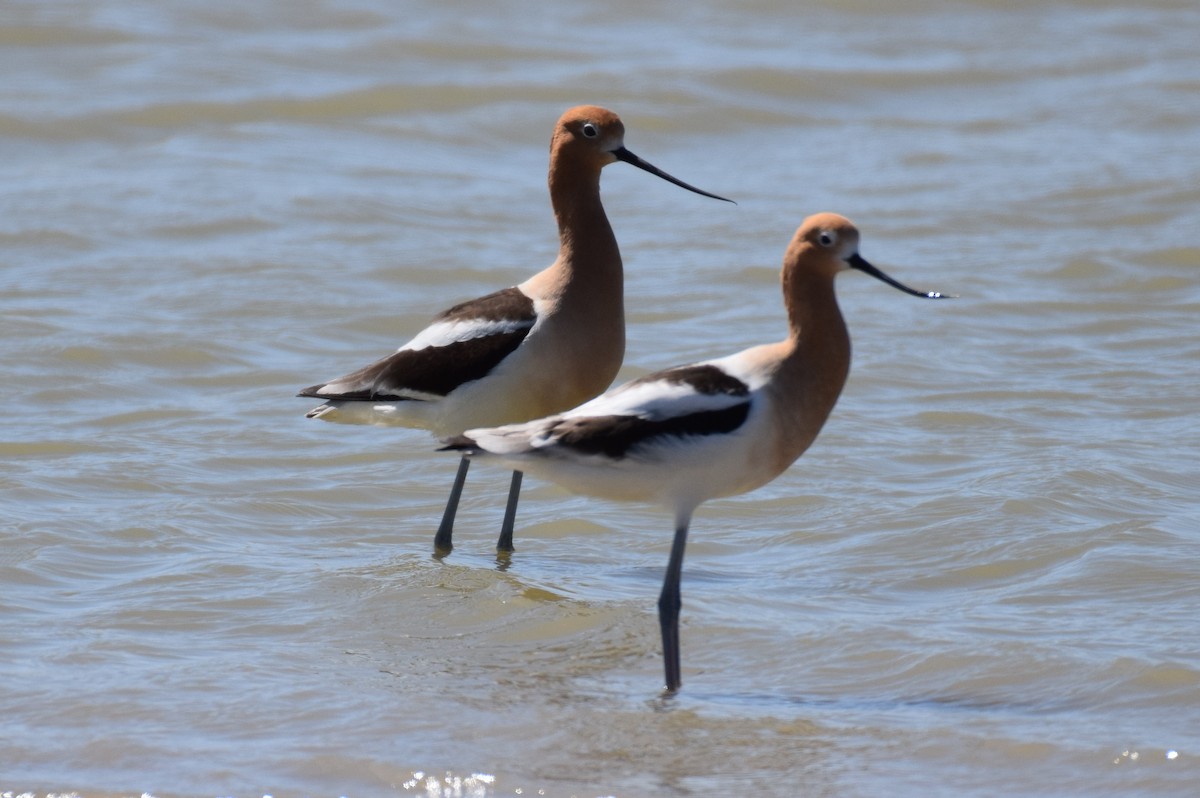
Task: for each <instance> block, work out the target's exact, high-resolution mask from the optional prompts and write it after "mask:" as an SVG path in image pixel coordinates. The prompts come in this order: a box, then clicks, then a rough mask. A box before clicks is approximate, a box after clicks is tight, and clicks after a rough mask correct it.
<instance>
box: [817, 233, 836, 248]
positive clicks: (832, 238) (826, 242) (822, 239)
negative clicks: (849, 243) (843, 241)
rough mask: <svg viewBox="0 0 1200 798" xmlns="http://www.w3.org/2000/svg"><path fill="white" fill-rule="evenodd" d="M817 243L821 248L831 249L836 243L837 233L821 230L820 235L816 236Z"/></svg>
mask: <svg viewBox="0 0 1200 798" xmlns="http://www.w3.org/2000/svg"><path fill="white" fill-rule="evenodd" d="M817 242H818V243H819V244H820V245H821V246H823V247H832V246H833V245H834V244H836V243H837V233H833V232H830V231H829V230H822V231H821V234H820V235H819V236H817Z"/></svg>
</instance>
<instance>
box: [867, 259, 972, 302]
mask: <svg viewBox="0 0 1200 798" xmlns="http://www.w3.org/2000/svg"><path fill="white" fill-rule="evenodd" d="M847 263H849V264H850V266H851V267H852V268H854V269H858V270H859V271H860V272H864V273H866V274H869V275H871V276H872V277H874V278H875V279H876V280H880V281H882V282H885V283H887V284H888V285H890V286H891V287H892V288H895V289H898V290H900V291H903V292H904V293H906V294H909V295H911V296H915V297H920V298H921V299H958V294H943V293H942V292H940V291H918V290H917V289H915V288H909V287H908V286H907V285H905V284H904V283H902V282H900V281H899V280H896V279H894V278H892V277H889V276H888V275H886V274H884V273H883V272H882V271H880V270H879V269H877V268H875V267H874V266H872V265H871V264H870V263H868V262H867V261H866V259H865V258H863V257H862V256H861V255H859V254H858V253H855V254H854V255H853V256H852V257H850V258H849V259H847Z"/></svg>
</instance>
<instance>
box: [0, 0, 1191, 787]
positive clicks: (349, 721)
mask: <svg viewBox="0 0 1200 798" xmlns="http://www.w3.org/2000/svg"><path fill="white" fill-rule="evenodd" d="M1198 30H1200V10H1197V8H1196V7H1195V6H1194V4H1190V3H1172V2H1151V3H1149V4H1137V5H1134V4H1115V3H1101V2H1081V3H1074V4H1070V5H1065V6H1061V7H1057V8H1052V9H1045V8H1042V7H1041V6H1040V5H1039V4H1032V3H1028V4H1013V3H987V2H978V3H957V4H952V3H944V2H932V1H930V2H923V1H922V0H904V2H900V3H892V4H887V5H881V4H875V3H862V2H852V3H814V4H809V5H807V6H805V7H803V8H797V7H795V6H793V5H791V4H785V3H778V2H755V3H730V2H719V1H718V0H711V1H710V2H699V3H693V4H690V5H688V6H679V5H678V4H676V5H674V6H672V7H671V9H670V10H669V11H668V10H666V9H665V8H664V9H663V10H661V11H657V10H654V9H650V8H646V7H645V4H641V3H628V2H624V1H623V0H618V2H617V3H615V4H614V3H608V4H602V5H600V6H595V5H592V6H587V7H582V6H573V7H558V6H553V5H551V6H546V5H545V4H536V5H535V4H532V3H521V4H509V5H508V6H506V10H505V11H504V12H503V13H501V12H498V11H494V12H487V13H479V12H474V11H472V12H467V11H465V10H463V9H462V8H457V7H455V6H454V4H445V3H442V4H433V3H429V4H416V3H413V4H404V5H403V6H397V5H396V4H391V3H384V2H378V1H377V0H376V1H372V0H364V1H363V2H356V3H337V4H335V3H325V2H309V3H304V4H294V3H279V2H270V1H269V0H268V1H267V2H261V3H255V4H245V3H242V4H236V3H227V2H222V1H221V0H208V2H204V3H199V2H179V3H171V4H155V3H144V2H143V3H139V2H127V1H125V0H121V1H120V2H112V3H107V4H103V5H102V6H97V5H96V4H91V3H76V2H59V3H53V4H48V3H9V4H7V5H6V6H5V7H4V8H3V9H2V10H0V45H2V46H0V74H4V75H5V80H4V81H0V152H2V153H3V155H4V157H3V158H0V175H2V176H3V179H2V180H0V307H2V308H3V311H2V313H0V331H2V333H0V334H2V335H3V341H4V347H3V349H2V350H0V373H3V375H4V377H5V379H4V380H3V387H0V392H2V393H0V398H2V399H3V406H4V407H5V409H6V410H7V413H6V415H7V424H6V425H5V431H4V432H3V433H2V434H0V497H2V499H0V501H2V507H3V515H2V518H3V520H2V521H0V717H2V718H3V719H4V720H3V723H2V724H0V792H4V791H12V792H14V793H21V792H30V793H33V794H38V795H41V794H46V793H62V792H71V791H73V792H77V793H79V794H81V795H84V796H88V797H89V798H91V797H92V796H101V797H102V796H115V795H131V794H132V795H136V794H140V793H142V792H148V793H152V794H154V795H156V796H160V798H162V797H165V796H215V795H236V796H257V795H264V794H268V793H269V794H272V795H277V796H286V795H345V796H358V795H385V794H393V795H438V796H440V795H452V794H461V795H475V796H510V795H518V794H520V795H547V796H570V795H577V796H601V795H615V796H622V797H626V796H660V795H689V794H690V795H760V796H792V795H830V796H833V795H836V796H868V795H921V796H942V795H945V796H961V795H996V794H1000V793H1009V794H1023V795H1080V796H1095V795H1155V796H1162V795H1191V794H1193V793H1194V789H1195V784H1196V782H1197V780H1198V779H1200V764H1198V762H1200V731H1198V730H1200V651H1198V650H1197V644H1196V629H1197V626H1196V618H1197V617H1200V555H1198V553H1197V552H1198V548H1197V544H1198V543H1200V427H1198V426H1197V424H1196V422H1195V412H1196V398H1195V397H1196V396H1197V395H1200V369H1198V368H1197V363H1200V329H1198V326H1197V318H1198V311H1200V287H1198V281H1197V273H1198V270H1197V267H1198V266H1200V243H1198V239H1197V232H1196V231H1197V230H1198V229H1200V188H1198V186H1200V160H1197V158H1196V143H1197V141H1200V138H1198V134H1200V111H1198V110H1197V109H1198V108H1200V105H1198V104H1197V102H1196V100H1197V95H1198V92H1200V53H1198V52H1197V50H1196V47H1195V41H1196V33H1197V31H1198ZM581 102H596V103H601V104H604V105H607V106H609V107H612V108H613V109H615V110H617V111H618V112H619V113H621V114H622V116H623V118H624V120H625V122H626V126H627V128H628V135H627V144H628V145H629V147H630V149H632V150H633V151H634V152H637V153H638V154H639V155H641V156H643V157H645V158H647V159H648V160H650V161H652V162H654V163H655V164H657V165H659V166H660V167H662V168H664V169H666V170H667V171H669V172H671V173H673V174H675V175H677V176H679V177H681V178H683V179H684V180H687V181H689V182H692V183H694V184H696V185H698V186H701V187H703V188H705V189H708V190H711V191H715V192H718V193H721V194H724V195H727V196H731V197H733V198H734V199H736V200H737V201H738V203H739V204H738V205H737V206H736V207H734V206H727V205H724V204H722V203H715V202H712V201H709V200H706V199H703V198H701V197H696V196H694V195H691V194H687V193H686V192H682V191H680V190H678V189H676V188H674V187H671V186H669V185H667V184H666V183H662V182H661V181H656V180H654V179H653V178H651V177H649V176H648V175H645V174H644V173H641V172H638V171H637V170H633V169H628V168H626V167H623V166H620V165H616V166H614V167H612V168H611V169H608V170H606V172H605V175H604V197H605V203H606V207H607V208H608V212H609V216H610V218H611V220H612V222H613V226H614V228H615V230H616V232H617V236H618V239H619V240H620V241H621V244H622V249H623V252H624V255H625V262H626V271H627V278H626V279H627V292H628V299H627V310H628V316H629V330H628V336H629V347H628V352H627V357H626V366H625V369H624V371H623V375H622V376H623V377H629V376H633V375H636V374H639V373H642V372H644V371H645V370H647V369H650V368H654V367H659V366H664V365H669V364H674V363H678V362H683V361H687V360H689V359H693V358H698V357H706V356H712V355H719V354H725V353H729V352H733V351H736V350H737V349H739V348H741V347H743V346H746V345H749V344H752V343H757V342H762V341H767V340H774V339H776V338H778V337H780V336H781V335H782V333H783V320H782V318H783V317H782V309H781V307H780V302H779V296H778V285H777V280H778V266H779V261H780V258H781V255H782V252H783V247H784V245H785V244H786V243H787V240H788V239H789V237H790V235H791V233H792V232H793V230H794V229H795V227H796V226H797V225H798V223H799V221H800V220H801V218H803V217H804V216H805V215H807V214H809V213H811V212H814V211H819V210H832V211H838V212H841V213H844V214H846V215H848V216H850V217H851V218H853V219H854V220H855V221H856V222H858V224H859V226H860V227H861V228H862V231H863V250H862V251H863V254H864V255H865V256H866V257H867V258H868V259H869V260H871V261H873V262H874V263H876V264H877V265H880V266H882V267H884V268H886V269H887V270H888V271H889V272H890V273H891V274H893V275H894V276H896V277H897V278H899V279H901V280H904V281H905V282H908V283H910V284H913V285H915V286H918V287H921V288H925V289H936V290H942V291H947V292H954V293H958V294H960V295H961V297H960V298H959V299H957V300H955V301H954V302H949V303H924V302H920V301H917V300H913V299H910V298H907V297H904V296H902V295H900V294H899V293H896V292H894V291H892V290H891V289H889V288H887V287H885V286H882V285H881V284H879V283H877V282H875V281H872V280H868V279H865V278H863V277H862V275H856V274H849V275H845V276H844V277H842V278H841V280H840V282H839V290H840V292H841V301H842V307H843V310H844V312H845V314H846V316H847V320H848V322H849V324H850V327H851V332H852V336H853V338H854V341H855V363H854V367H853V371H852V374H851V378H850V381H849V383H848V385H847V387H846V390H845V393H844V394H843V398H842V400H841V401H840V403H839V405H838V407H837V409H836V410H835V411H834V415H833V417H832V418H831V419H830V422H829V423H828V425H827V426H826V429H825V431H824V432H823V433H822V436H821V437H820V439H819V440H818V441H817V443H816V445H814V447H813V448H812V449H811V450H810V451H809V452H808V453H807V454H806V455H805V456H804V458H803V459H802V460H801V461H800V462H799V463H797V464H796V465H795V466H794V467H793V468H792V469H791V470H790V471H789V472H788V473H787V474H786V475H784V476H783V477H781V478H780V479H779V480H777V481H776V482H775V483H773V484H771V485H769V486H767V487H766V488H764V489H762V490H760V491H758V492H756V493H754V494H751V495H748V496H744V497H740V498H737V499H731V500H726V501H719V502H712V503H710V504H708V505H706V506H705V507H704V508H702V509H701V511H700V512H699V513H698V515H697V519H696V521H695V524H694V525H693V536H692V542H691V544H690V546H689V553H688V560H687V563H686V565H685V577H684V603H685V607H684V613H683V632H682V635H683V653H684V682H685V686H684V689H683V691H682V693H681V694H680V695H678V696H677V697H676V698H674V699H672V700H663V699H661V698H660V697H659V695H658V693H657V687H658V685H659V684H660V681H661V673H660V669H661V664H660V661H659V653H658V631H657V623H656V620H655V616H654V600H655V597H656V596H657V591H658V587H659V583H660V580H661V575H662V568H663V566H664V565H665V560H666V552H667V548H668V546H669V537H670V535H669V526H670V521H669V519H668V518H666V517H665V516H663V515H662V514H661V513H659V512H657V511H655V510H653V509H647V508H641V507H637V506H621V505H613V504H607V503H604V502H599V501H593V500H588V499H581V498H576V497H573V496H570V495H568V494H565V493H563V492H561V491H560V490H558V489H557V488H554V487H552V486H548V485H546V484H542V483H537V482H536V481H534V480H529V481H527V483H526V485H527V487H526V492H525V496H524V499H523V504H522V507H521V510H520V515H519V529H518V533H517V549H518V550H517V552H516V553H515V554H514V555H513V556H512V558H511V560H507V559H502V560H497V558H496V555H495V552H494V551H493V548H492V547H493V544H494V535H495V534H496V531H497V528H498V525H499V520H500V515H501V510H502V502H503V496H504V491H505V489H506V486H507V477H506V475H505V474H503V473H502V472H499V471H488V470H487V469H485V468H482V467H476V468H475V469H473V471H472V474H471V478H470V480H469V481H468V489H467V493H466V495H465V498H464V504H463V508H462V511H461V513H460V521H459V527H458V533H457V540H456V542H457V548H456V549H455V551H454V553H453V554H452V555H451V556H450V557H448V558H446V559H444V560H440V561H439V560H436V559H434V558H433V557H432V556H431V554H430V549H431V539H432V534H433V530H434V528H435V526H436V524H437V521H438V518H439V517H440V513H441V509H442V503H443V501H444V499H445V492H446V490H447V489H448V485H449V481H450V478H451V476H452V474H453V470H454V465H455V464H454V458H452V457H451V458H449V459H447V458H446V457H444V456H443V455H439V454H436V453H434V452H433V451H432V448H433V447H432V442H431V441H430V440H429V439H428V438H427V437H426V436H425V435H423V434H422V433H419V432H415V431H407V430H377V429H371V428H352V427H344V426H332V425H326V424H318V423H313V422H308V421H306V420H305V419H304V418H303V413H304V411H305V410H307V409H308V407H310V406H311V405H310V403H306V402H304V401H303V400H298V399H294V398H293V394H294V393H295V391H296V390H297V389H298V388H300V387H302V386H304V385H309V384H311V383H313V382H315V381H317V380H319V379H323V378H328V377H331V376H334V375H336V374H340V373H342V372H344V371H346V370H348V369H349V368H351V367H354V366H357V365H360V364H362V363H365V362H366V361H368V360H370V359H372V358H374V357H376V356H378V355H380V354H383V353H384V352H386V351H388V350H389V349H390V348H393V347H394V346H396V345H398V344H399V343H401V342H402V341H403V340H405V339H406V337H407V336H409V335H411V334H412V333H413V332H415V331H416V330H417V329H419V328H420V327H421V325H422V324H423V323H424V322H425V321H426V320H427V319H428V318H429V317H430V316H431V315H432V314H433V313H434V312H436V311H437V310H439V309H441V308H443V307H445V306H447V305H448V304H450V303H452V302H454V301H457V300H460V299H464V298H469V297H471V296H476V295H478V294H480V293H483V292H485V291H488V290H493V289H495V288H499V287H502V286H505V285H511V284H513V283H515V282H518V281H520V280H521V279H523V278H524V277H526V276H528V275H529V274H530V273H532V272H533V271H534V270H536V269H539V268H541V267H542V266H544V265H546V264H548V263H549V262H550V260H551V259H552V258H553V256H554V250H555V242H554V239H553V224H552V220H551V218H550V214H549V210H548V202H547V199H546V191H545V168H546V145H547V142H548V140H549V132H550V127H551V125H552V124H553V122H554V120H555V118H557V116H558V115H559V113H561V111H562V110H563V109H564V108H566V107H568V106H570V105H574V104H577V103H581Z"/></svg>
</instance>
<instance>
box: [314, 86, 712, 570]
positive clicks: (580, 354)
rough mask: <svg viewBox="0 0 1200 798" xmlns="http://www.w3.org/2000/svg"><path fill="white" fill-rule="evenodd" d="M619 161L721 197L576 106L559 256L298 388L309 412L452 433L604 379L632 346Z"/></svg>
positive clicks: (562, 151)
mask: <svg viewBox="0 0 1200 798" xmlns="http://www.w3.org/2000/svg"><path fill="white" fill-rule="evenodd" d="M617 161H624V162H625V163H628V164H632V165H633V166H636V167H638V168H639V169H643V170H645V171H647V172H649V173H650V174H653V175H656V176H658V177H661V178H662V179H664V180H667V181H669V182H671V183H674V184H675V185H678V186H681V187H683V188H686V189H687V190H689V191H693V192H695V193H697V194H702V195H704V196H706V197H712V198H714V199H720V200H725V198H724V197H719V196H717V195H716V194H709V193H708V192H706V191H701V190H700V189H698V188H695V187H694V186H690V185H688V184H687V183H684V182H683V181H681V180H678V179H676V178H674V177H672V176H671V175H669V174H667V173H666V172H663V171H662V170H660V169H658V168H657V167H655V166H653V165H652V164H649V163H647V162H646V161H643V160H642V159H641V158H639V157H637V156H636V155H634V154H633V153H632V152H630V151H629V150H627V149H626V148H625V126H624V124H623V123H622V122H621V119H620V117H618V116H617V115H616V114H615V113H613V112H612V111H609V110H607V109H605V108H600V107H597V106H592V105H582V106H578V107H575V108H571V109H570V110H568V111H567V112H566V113H564V114H563V115H562V117H561V118H560V119H559V120H558V123H557V124H556V125H555V128H554V135H553V137H552V138H551V141H550V175H549V183H550V204H551V205H552V207H553V209H554V217H555V219H556V221H557V222H558V234H559V251H558V258H557V259H556V260H555V261H554V263H553V264H552V265H551V266H550V267H549V268H547V269H545V270H543V271H541V272H539V273H537V274H535V275H534V276H533V277H530V278H529V279H528V280H526V281H525V282H523V283H521V284H520V285H517V286H513V287H511V288H505V289H503V290H500V291H497V292H495V293H492V294H488V295H487V296H483V297H480V298H478V299H474V300H470V301H467V302H463V303H460V304H458V305H455V306H454V307H452V308H450V309H449V310H446V311H444V312H442V313H441V314H439V315H438V316H436V317H435V318H434V320H433V322H432V323H431V324H430V325H429V326H428V327H426V328H425V329H424V330H422V331H421V332H420V333H418V334H417V335H416V337H414V338H413V339H412V340H411V341H409V342H408V343H406V344H405V345H404V346H402V347H400V349H399V350H398V351H396V352H394V353H393V354H391V355H388V356H387V357H384V358H382V359H380V360H377V361H375V362H374V363H371V364H370V365H367V366H365V367H363V368H360V369H358V370H357V371H353V372H351V373H349V374H347V375H345V376H343V377H339V378H337V379H334V380H330V381H329V382H325V383H321V384H319V385H313V386H311V387H309V388H305V389H304V390H302V391H301V392H300V394H299V395H300V396H304V397H313V398H316V399H321V400H323V401H324V402H325V403H324V404H322V405H321V406H320V407H317V408H314V409H313V410H311V411H309V413H308V418H319V419H321V420H323V421H335V422H342V423H348V424H376V425H383V426H402V427H418V428H422V429H428V430H431V431H432V432H433V433H434V434H435V435H437V436H439V437H445V436H448V435H455V434H458V433H461V432H462V431H463V430H465V429H468V428H470V427H479V426H494V425H498V424H508V423H512V422H517V421H527V420H529V419H532V418H539V417H541V416H545V415H547V414H549V413H557V412H561V411H563V410H566V409H568V408H571V407H574V406H575V405H577V404H579V403H580V402H583V401H586V400H588V399H590V398H592V397H594V396H596V395H597V394H599V393H600V392H601V391H603V390H604V389H605V388H607V387H608V386H609V385H610V384H611V383H612V380H613V378H614V377H616V375H617V371H618V370H619V369H620V367H621V361H622V359H623V358H624V356H625V311H624V273H623V269H622V264H621V253H620V250H619V249H618V248H617V240H616V237H615V236H614V235H613V231H612V227H611V226H610V225H609V223H608V218H607V216H606V215H605V213H604V206H603V205H602V204H601V202H600V170H601V169H603V168H604V167H605V166H607V165H608V164H611V163H615V162H617ZM725 201H726V202H729V201H730V200H725ZM469 463H470V461H469V460H468V459H467V458H466V457H463V458H462V460H461V461H460V462H459V467H458V473H457V475H456V476H455V479H454V484H453V486H452V488H451V491H450V497H449V500H448V501H447V503H446V510H445V512H444V513H443V516H442V522H441V524H440V526H439V527H438V531H437V534H436V536H435V537H434V547H435V549H436V550H437V551H439V552H448V551H449V550H450V549H451V548H452V547H453V543H452V534H453V529H454V516H455V513H456V512H457V509H458V502H459V498H460V496H461V495H462V488H463V483H464V482H465V480H466V477H467V468H468V465H469ZM521 476H522V475H521V472H520V471H519V470H515V471H514V472H513V475H512V483H511V485H510V488H509V496H508V503H507V506H506V508H505V512H504V521H503V524H502V526H501V531H500V538H499V540H498V542H497V548H498V549H499V550H501V551H511V550H512V548H513V546H512V533H513V524H514V520H515V517H516V508H517V500H518V498H519V496H520V490H521Z"/></svg>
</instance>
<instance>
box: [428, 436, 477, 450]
mask: <svg viewBox="0 0 1200 798" xmlns="http://www.w3.org/2000/svg"><path fill="white" fill-rule="evenodd" d="M442 444H443V445H442V446H439V447H438V451H439V452H466V453H467V454H474V453H475V452H478V451H479V444H478V443H476V442H475V440H474V439H472V438H468V437H467V436H466V435H455V436H454V437H452V438H443V439H442Z"/></svg>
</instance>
